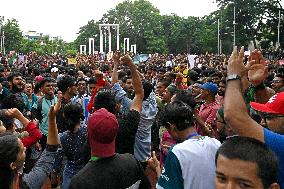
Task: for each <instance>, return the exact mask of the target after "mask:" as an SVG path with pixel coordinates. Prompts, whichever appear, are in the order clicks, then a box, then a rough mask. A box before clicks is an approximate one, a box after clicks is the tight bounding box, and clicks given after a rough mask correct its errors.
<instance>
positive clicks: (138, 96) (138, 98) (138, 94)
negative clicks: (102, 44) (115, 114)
mask: <svg viewBox="0 0 284 189" xmlns="http://www.w3.org/2000/svg"><path fill="white" fill-rule="evenodd" d="M121 61H122V62H123V63H124V64H126V65H127V66H128V67H129V69H130V71H131V75H132V82H133V88H134V92H135V96H134V99H133V100H132V102H131V105H130V110H136V111H138V112H141V111H142V101H143V98H144V90H143V86H142V82H141V79H140V77H139V73H138V71H137V67H136V66H135V64H134V63H133V61H132V59H131V57H130V56H129V55H125V56H123V57H121Z"/></svg>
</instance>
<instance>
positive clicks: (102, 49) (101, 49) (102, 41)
mask: <svg viewBox="0 0 284 189" xmlns="http://www.w3.org/2000/svg"><path fill="white" fill-rule="evenodd" d="M102 52H104V38H103V31H102V28H101V27H100V53H102Z"/></svg>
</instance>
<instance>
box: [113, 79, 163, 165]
mask: <svg viewBox="0 0 284 189" xmlns="http://www.w3.org/2000/svg"><path fill="white" fill-rule="evenodd" d="M112 92H113V93H114V94H115V96H116V98H117V99H118V100H119V102H120V103H121V105H122V114H124V115H127V113H128V112H129V110H130V105H131V102H132V100H131V99H129V98H128V97H127V95H126V92H125V91H124V90H123V88H122V87H121V86H120V85H119V83H116V84H114V86H113V87H112ZM157 112H158V108H157V102H156V95H155V93H154V92H151V94H150V95H149V97H148V98H147V99H146V100H144V101H143V102H142V112H141V116H140V122H139V126H138V130H137V133H136V137H135V145H134V156H135V157H136V159H138V160H140V161H145V160H146V159H147V158H148V157H150V155H151V126H152V125H153V122H154V120H155V117H156V114H157Z"/></svg>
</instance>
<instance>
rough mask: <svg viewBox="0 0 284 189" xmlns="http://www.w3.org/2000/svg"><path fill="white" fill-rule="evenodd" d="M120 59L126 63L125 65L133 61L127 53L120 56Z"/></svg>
mask: <svg viewBox="0 0 284 189" xmlns="http://www.w3.org/2000/svg"><path fill="white" fill-rule="evenodd" d="M120 61H121V62H122V63H123V64H126V65H130V64H132V63H133V60H132V58H131V57H130V56H129V55H128V54H126V55H124V56H122V57H121V58H120Z"/></svg>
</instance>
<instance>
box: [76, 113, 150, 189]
mask: <svg viewBox="0 0 284 189" xmlns="http://www.w3.org/2000/svg"><path fill="white" fill-rule="evenodd" d="M118 131H119V125H118V121H117V119H116V116H115V115H114V114H112V113H110V112H108V111H107V110H106V109H105V108H101V109H99V110H97V111H95V113H94V114H92V115H91V116H90V117H89V119H88V140H89V143H90V147H91V154H92V157H91V159H90V161H89V163H88V164H87V165H86V166H85V167H84V168H83V169H82V170H81V171H80V172H79V173H78V174H77V175H75V176H74V177H73V178H72V180H71V184H70V189H73V188H82V187H83V188H86V189H87V188H92V189H96V188H100V189H105V188H132V187H133V188H138V187H139V188H145V189H147V188H150V187H151V186H150V183H149V181H148V179H147V177H146V176H145V175H144V171H143V168H142V166H141V165H140V163H139V162H138V161H137V160H136V159H135V158H134V156H132V155H130V154H117V153H115V139H116V136H117V133H118Z"/></svg>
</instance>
